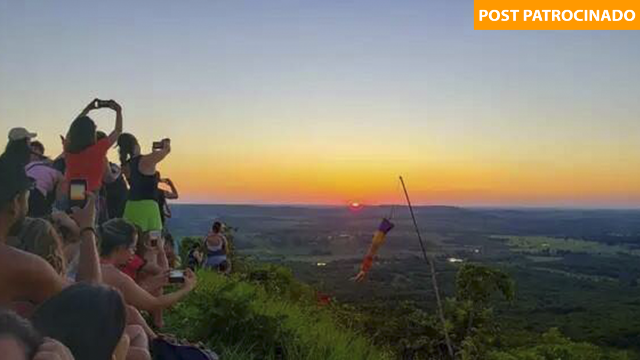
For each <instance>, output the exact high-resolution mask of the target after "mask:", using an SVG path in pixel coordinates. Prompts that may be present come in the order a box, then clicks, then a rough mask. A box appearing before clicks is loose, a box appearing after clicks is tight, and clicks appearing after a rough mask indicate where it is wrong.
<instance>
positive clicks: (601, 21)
mask: <svg viewBox="0 0 640 360" xmlns="http://www.w3.org/2000/svg"><path fill="white" fill-rule="evenodd" d="M474 13H475V15H474V21H473V22H474V29H475V30H640V0H606V1H604V0H582V1H577V0H511V1H506V0H474Z"/></svg>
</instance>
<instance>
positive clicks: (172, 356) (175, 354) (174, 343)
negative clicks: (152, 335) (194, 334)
mask: <svg viewBox="0 0 640 360" xmlns="http://www.w3.org/2000/svg"><path fill="white" fill-rule="evenodd" d="M151 354H152V355H153V359H154V360H219V358H218V355H216V353H214V352H213V351H210V350H207V349H205V348H204V347H203V346H202V345H201V344H198V345H193V344H190V343H187V342H184V341H178V340H176V339H171V338H166V337H165V338H157V339H155V340H153V342H152V343H151Z"/></svg>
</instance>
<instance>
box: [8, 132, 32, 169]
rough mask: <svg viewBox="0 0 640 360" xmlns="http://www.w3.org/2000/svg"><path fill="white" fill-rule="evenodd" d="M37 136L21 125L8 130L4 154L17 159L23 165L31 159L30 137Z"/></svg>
mask: <svg viewBox="0 0 640 360" xmlns="http://www.w3.org/2000/svg"><path fill="white" fill-rule="evenodd" d="M36 136H38V134H36V133H32V132H29V130H27V129H25V128H23V127H17V128H13V129H11V130H10V131H9V143H8V144H7V148H6V150H5V154H7V155H9V156H10V157H11V158H12V159H15V160H16V161H18V163H21V164H22V165H23V166H25V165H27V164H28V163H29V160H30V159H31V139H33V138H35V137H36Z"/></svg>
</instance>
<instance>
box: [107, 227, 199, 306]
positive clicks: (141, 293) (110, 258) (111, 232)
mask: <svg viewBox="0 0 640 360" xmlns="http://www.w3.org/2000/svg"><path fill="white" fill-rule="evenodd" d="M100 237H101V239H102V242H101V246H100V251H101V256H102V274H103V280H104V282H105V284H108V285H110V286H113V287H114V288H116V289H118V290H120V292H121V293H122V295H123V297H124V300H125V302H126V303H127V304H129V305H132V306H134V307H135V308H137V309H139V310H142V311H149V312H152V311H157V310H163V309H166V308H168V307H170V306H172V305H174V304H176V303H177V302H178V301H180V300H181V299H182V298H183V297H185V296H186V295H187V294H188V293H190V292H191V291H192V290H193V288H194V287H195V285H196V276H195V274H194V273H193V272H191V271H186V272H185V278H184V283H183V284H182V287H181V288H180V289H179V290H177V291H176V292H173V293H170V294H165V295H161V296H157V297H156V296H153V295H151V294H150V293H149V292H148V291H146V290H145V289H144V288H142V287H141V286H140V285H138V284H137V283H136V282H135V281H134V280H133V279H131V277H129V276H127V275H126V274H124V273H123V272H122V271H120V270H119V269H118V267H119V266H123V265H125V264H127V262H128V261H129V259H130V258H131V257H132V256H133V255H134V253H135V250H136V243H137V241H138V231H137V229H136V227H135V226H134V225H133V224H131V223H130V222H128V221H127V220H124V219H112V220H109V221H107V222H106V223H104V224H103V225H102V229H101V236H100Z"/></svg>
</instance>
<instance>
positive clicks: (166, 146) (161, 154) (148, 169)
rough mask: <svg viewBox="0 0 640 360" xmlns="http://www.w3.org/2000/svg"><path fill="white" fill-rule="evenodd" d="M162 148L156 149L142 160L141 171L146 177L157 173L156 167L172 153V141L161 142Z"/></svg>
mask: <svg viewBox="0 0 640 360" xmlns="http://www.w3.org/2000/svg"><path fill="white" fill-rule="evenodd" d="M161 143H162V147H161V148H157V149H154V151H152V152H151V154H148V155H145V156H143V157H142V159H141V160H140V165H139V167H140V171H141V172H142V173H143V174H146V175H153V174H155V173H156V165H158V164H159V163H160V162H162V160H164V159H165V158H166V157H167V155H169V154H170V153H171V140H170V139H164V140H162V141H161Z"/></svg>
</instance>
